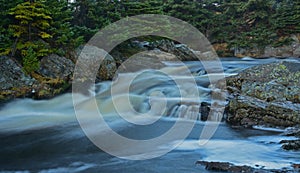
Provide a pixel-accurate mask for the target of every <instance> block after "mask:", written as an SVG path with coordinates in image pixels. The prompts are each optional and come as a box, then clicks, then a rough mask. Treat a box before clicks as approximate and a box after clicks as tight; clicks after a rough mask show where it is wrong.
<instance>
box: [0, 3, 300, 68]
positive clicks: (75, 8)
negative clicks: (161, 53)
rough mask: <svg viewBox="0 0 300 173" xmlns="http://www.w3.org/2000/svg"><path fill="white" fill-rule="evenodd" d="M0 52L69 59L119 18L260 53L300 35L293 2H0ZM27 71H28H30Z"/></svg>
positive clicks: (23, 58) (299, 8) (299, 13)
mask: <svg viewBox="0 0 300 173" xmlns="http://www.w3.org/2000/svg"><path fill="white" fill-rule="evenodd" d="M0 3H1V12H0V18H1V21H0V25H1V27H0V52H1V54H2V55H10V56H13V57H15V58H16V59H18V60H20V62H22V63H23V65H24V66H26V64H27V63H32V62H36V63H38V61H37V60H38V58H40V57H42V56H45V55H47V54H50V53H57V54H59V55H64V56H67V57H68V56H70V52H72V51H73V50H74V49H75V48H76V47H78V46H79V45H80V44H83V43H85V42H86V41H88V40H89V39H90V38H91V37H92V36H93V35H94V34H95V33H96V32H97V31H98V30H99V29H101V28H103V27H105V26H107V25H108V24H110V23H112V22H115V21H117V20H119V19H121V18H123V17H127V16H133V15H137V14H166V15H170V16H173V17H177V18H179V19H182V20H185V21H187V22H189V23H190V24H192V25H193V26H195V27H196V28H198V29H199V30H200V31H201V32H202V33H203V34H204V35H205V36H206V37H207V38H208V39H209V40H210V41H211V42H212V43H213V44H216V43H219V44H226V46H227V47H228V48H236V47H239V48H247V47H256V48H264V47H265V46H267V45H273V46H280V45H284V44H289V43H290V42H291V39H290V35H291V34H296V33H300V23H299V21H300V1H294V0H163V1H162V0H77V1H76V2H72V3H70V2H68V1H67V0H26V1H24V0H14V1H11V0H0ZM29 71H30V69H29Z"/></svg>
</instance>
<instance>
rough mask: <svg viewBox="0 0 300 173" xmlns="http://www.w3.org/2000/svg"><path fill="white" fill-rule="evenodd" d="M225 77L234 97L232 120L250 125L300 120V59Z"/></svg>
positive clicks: (287, 123)
mask: <svg viewBox="0 0 300 173" xmlns="http://www.w3.org/2000/svg"><path fill="white" fill-rule="evenodd" d="M226 81H227V89H228V91H229V93H230V96H229V98H231V100H230V103H229V105H228V116H227V121H228V122H229V123H231V124H234V125H242V126H247V127H248V126H253V125H265V126H270V127H290V126H296V125H297V124H299V123H300V62H289V61H283V62H276V63H271V64H264V65H260V66H255V67H252V68H249V69H246V70H245V71H243V72H241V73H240V74H238V75H236V76H232V77H229V78H227V80H226Z"/></svg>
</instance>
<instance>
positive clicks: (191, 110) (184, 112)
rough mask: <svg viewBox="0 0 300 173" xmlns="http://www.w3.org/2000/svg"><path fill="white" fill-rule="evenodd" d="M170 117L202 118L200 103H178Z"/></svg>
mask: <svg viewBox="0 0 300 173" xmlns="http://www.w3.org/2000/svg"><path fill="white" fill-rule="evenodd" d="M169 117H175V118H183V119H190V120H200V119H201V114H200V112H199V106H198V105H190V106H187V105H176V106H175V107H174V108H173V109H172V111H171V112H170V115H169Z"/></svg>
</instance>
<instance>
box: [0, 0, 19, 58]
mask: <svg viewBox="0 0 300 173" xmlns="http://www.w3.org/2000/svg"><path fill="white" fill-rule="evenodd" d="M22 2H23V0H15V1H11V0H0V9H1V11H0V19H1V20H0V55H7V54H9V47H11V45H12V44H13V33H12V30H11V29H9V25H11V24H13V22H14V20H15V19H14V18H13V16H11V15H9V10H10V9H11V8H13V7H15V6H16V5H17V4H19V3H22Z"/></svg>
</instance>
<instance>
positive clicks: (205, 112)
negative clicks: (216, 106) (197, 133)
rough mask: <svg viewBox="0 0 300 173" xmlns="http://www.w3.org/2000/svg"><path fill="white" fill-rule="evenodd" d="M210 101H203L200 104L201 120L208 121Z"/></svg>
mask: <svg viewBox="0 0 300 173" xmlns="http://www.w3.org/2000/svg"><path fill="white" fill-rule="evenodd" d="M210 106H211V104H210V103H207V102H202V103H201V106H200V113H201V121H207V120H208V116H209V112H210Z"/></svg>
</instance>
